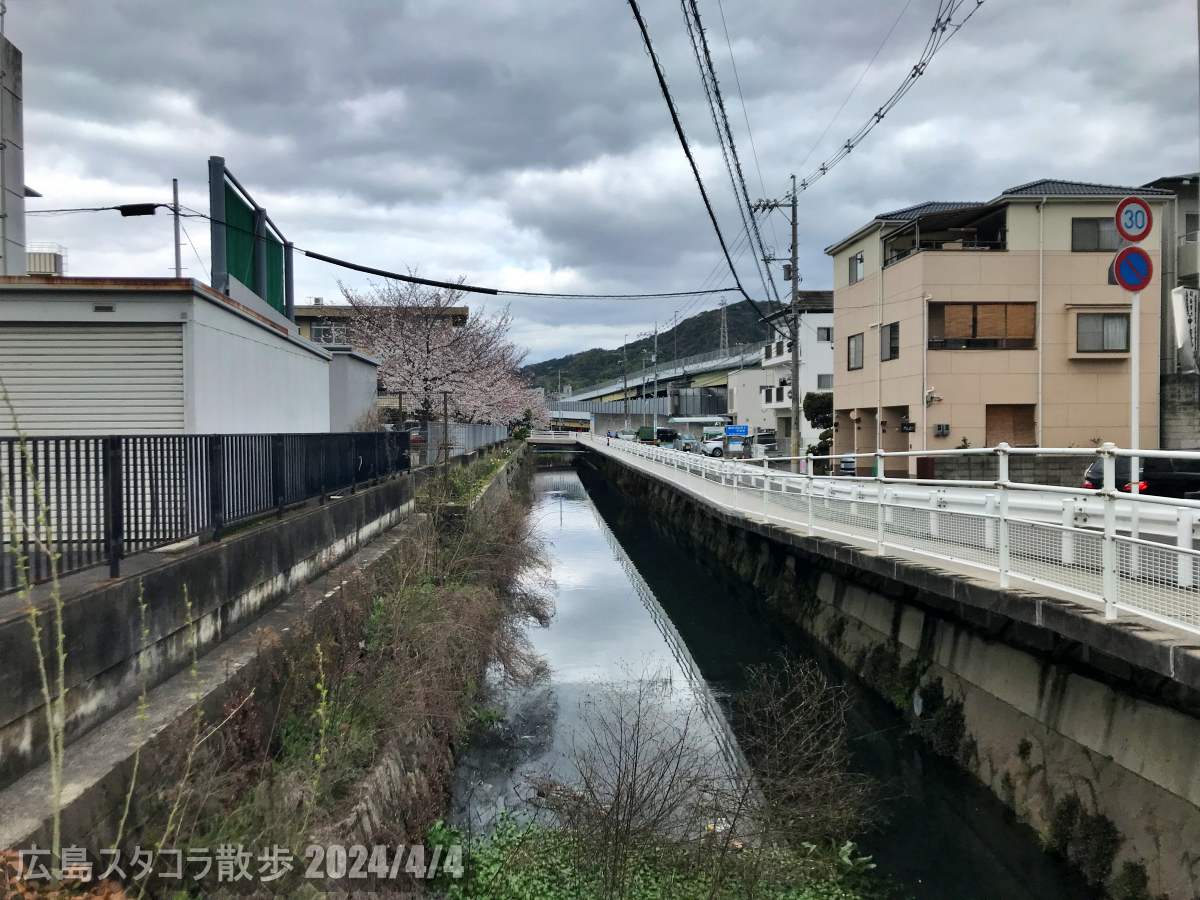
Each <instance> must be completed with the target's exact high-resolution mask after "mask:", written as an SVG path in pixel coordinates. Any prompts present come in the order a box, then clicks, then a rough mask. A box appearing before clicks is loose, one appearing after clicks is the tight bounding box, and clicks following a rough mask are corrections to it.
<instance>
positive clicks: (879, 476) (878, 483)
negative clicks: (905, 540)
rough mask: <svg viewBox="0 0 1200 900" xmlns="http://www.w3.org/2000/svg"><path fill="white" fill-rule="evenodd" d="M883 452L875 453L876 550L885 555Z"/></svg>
mask: <svg viewBox="0 0 1200 900" xmlns="http://www.w3.org/2000/svg"><path fill="white" fill-rule="evenodd" d="M883 534H884V529H883V451H882V450H876V451H875V549H876V551H877V552H878V553H880V554H882V553H883V543H884V541H883Z"/></svg>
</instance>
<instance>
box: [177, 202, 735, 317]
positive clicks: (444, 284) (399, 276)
mask: <svg viewBox="0 0 1200 900" xmlns="http://www.w3.org/2000/svg"><path fill="white" fill-rule="evenodd" d="M180 208H181V209H188V210H189V212H186V213H185V212H181V213H180V214H179V215H180V217H181V218H185V219H206V220H207V221H209V222H215V223H217V224H218V225H221V226H223V227H225V228H231V229H233V230H235V231H240V232H241V233H242V234H245V235H248V236H250V237H252V238H255V239H256V240H273V238H270V237H269V236H267V235H261V234H255V233H254V232H253V231H252V230H250V229H248V228H242V227H241V226H239V225H235V224H233V223H232V222H225V221H222V220H220V219H216V218H214V217H213V216H210V215H208V214H206V213H203V212H200V211H199V210H195V209H192V208H191V207H180ZM292 249H293V250H294V251H295V252H297V253H300V254H302V255H304V256H307V257H308V258H310V259H315V260H317V261H318V262H323V263H327V264H329V265H333V266H338V267H339V268H343V269H349V270H352V271H355V272H362V273H364V274H367V275H375V276H378V277H380V278H387V279H391V280H394V281H404V282H407V283H409V284H421V285H425V286H427V287H437V288H443V289H446V290H455V291H462V292H464V293H468V294H487V295H490V296H503V297H546V298H550V299H564V300H641V299H658V298H669V297H693V296H699V295H704V294H725V293H730V292H734V291H737V290H738V288H736V287H720V288H709V289H707V290H698V291H643V292H639V293H625V294H615V293H613V294H609V293H571V292H562V291H515V290H509V289H507V288H494V287H484V286H481V285H475V284H467V283H465V282H455V281H441V280H438V279H434V278H422V277H420V276H418V275H412V274H403V273H400V272H393V271H391V270H389V269H380V268H376V267H375V266H367V265H364V264H362V263H356V262H353V261H351V260H347V259H340V258H338V257H336V256H329V255H328V254H325V253H319V252H317V251H316V250H309V249H306V248H304V247H301V246H299V245H298V244H292Z"/></svg>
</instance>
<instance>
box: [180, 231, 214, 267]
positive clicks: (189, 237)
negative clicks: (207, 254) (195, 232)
mask: <svg viewBox="0 0 1200 900" xmlns="http://www.w3.org/2000/svg"><path fill="white" fill-rule="evenodd" d="M179 227H180V229H182V230H183V236H184V237H185V238H187V242H188V246H189V247H191V248H192V253H194V254H196V262H198V263H200V268H201V269H202V270H203V271H204V277H205V278H208V279H209V280H211V279H212V276H211V275H209V274H208V266H206V265H205V264H204V259H203V258H202V257H201V256H200V251H199V250H197V249H196V245H195V244H193V243H192V236H191V235H190V234H188V230H187V226H186V225H184V224H183V217H182V216H180V220H179Z"/></svg>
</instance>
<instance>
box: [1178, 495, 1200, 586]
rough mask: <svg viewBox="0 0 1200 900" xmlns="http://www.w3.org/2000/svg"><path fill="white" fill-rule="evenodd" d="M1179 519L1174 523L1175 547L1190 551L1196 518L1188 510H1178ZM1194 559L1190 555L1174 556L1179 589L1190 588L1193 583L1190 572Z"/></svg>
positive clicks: (1179, 554)
mask: <svg viewBox="0 0 1200 900" xmlns="http://www.w3.org/2000/svg"><path fill="white" fill-rule="evenodd" d="M1178 515H1179V518H1178V520H1177V521H1176V523H1175V546H1177V547H1178V548H1179V549H1180V550H1191V549H1192V543H1193V541H1192V532H1193V529H1194V527H1195V523H1196V516H1195V513H1193V512H1192V511H1191V510H1190V509H1181V510H1179V514H1178ZM1193 559H1194V557H1193V556H1192V554H1191V553H1177V554H1176V555H1175V570H1176V571H1175V574H1176V582H1177V583H1178V585H1179V586H1180V587H1184V588H1190V587H1191V586H1192V582H1193V580H1194V579H1193V576H1192V571H1193V569H1194V567H1195V563H1194V562H1193Z"/></svg>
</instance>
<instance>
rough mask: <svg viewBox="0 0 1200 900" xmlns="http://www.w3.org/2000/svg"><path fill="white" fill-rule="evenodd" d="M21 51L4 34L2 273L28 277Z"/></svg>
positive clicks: (0, 45)
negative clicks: (26, 265) (26, 274)
mask: <svg viewBox="0 0 1200 900" xmlns="http://www.w3.org/2000/svg"><path fill="white" fill-rule="evenodd" d="M23 90H24V89H23V87H22V73H21V51H20V50H18V49H17V48H16V47H15V46H13V44H12V43H11V42H10V41H9V40H8V39H7V38H5V37H4V36H3V35H0V153H2V154H3V155H4V160H3V165H0V175H3V179H2V183H0V274H3V275H24V274H25V126H24V123H23V110H22V99H21V98H22V94H23Z"/></svg>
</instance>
